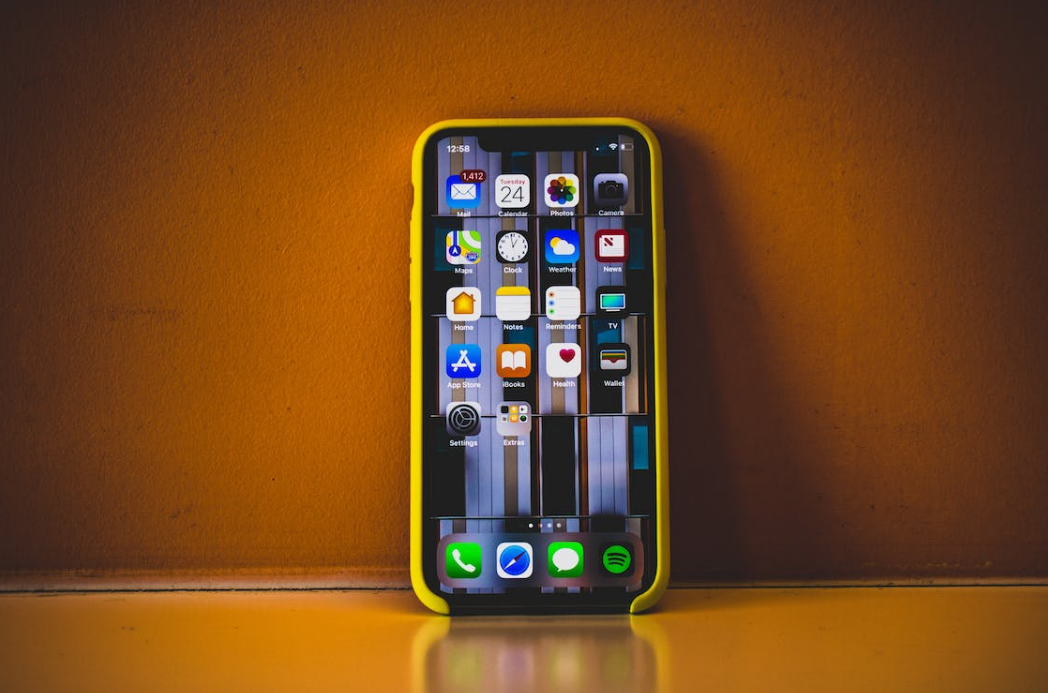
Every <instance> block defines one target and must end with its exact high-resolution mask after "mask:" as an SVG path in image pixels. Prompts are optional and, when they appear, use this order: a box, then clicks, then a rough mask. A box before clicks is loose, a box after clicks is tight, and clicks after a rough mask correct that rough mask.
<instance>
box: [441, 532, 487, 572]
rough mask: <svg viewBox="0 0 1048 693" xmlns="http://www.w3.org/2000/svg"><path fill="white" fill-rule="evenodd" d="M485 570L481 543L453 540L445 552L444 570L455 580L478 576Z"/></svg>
mask: <svg viewBox="0 0 1048 693" xmlns="http://www.w3.org/2000/svg"><path fill="white" fill-rule="evenodd" d="M482 570H483V564H482V563H481V551H480V544H475V543H473V542H471V541H459V542H451V543H449V544H448V546H447V549H445V552H444V572H446V573H447V574H448V577H449V578H452V579H455V580H462V579H470V578H478V577H480V574H481V572H482Z"/></svg>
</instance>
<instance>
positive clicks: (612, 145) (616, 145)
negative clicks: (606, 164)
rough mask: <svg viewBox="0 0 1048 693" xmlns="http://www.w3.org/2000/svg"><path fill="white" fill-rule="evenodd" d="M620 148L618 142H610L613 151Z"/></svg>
mask: <svg viewBox="0 0 1048 693" xmlns="http://www.w3.org/2000/svg"><path fill="white" fill-rule="evenodd" d="M618 148H619V144H618V142H612V143H610V144H609V145H608V149H610V150H611V151H615V150H616V149H618Z"/></svg>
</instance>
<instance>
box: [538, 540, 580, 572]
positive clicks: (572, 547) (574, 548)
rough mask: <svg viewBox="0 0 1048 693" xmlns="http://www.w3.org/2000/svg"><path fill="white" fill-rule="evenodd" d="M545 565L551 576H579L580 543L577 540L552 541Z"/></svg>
mask: <svg viewBox="0 0 1048 693" xmlns="http://www.w3.org/2000/svg"><path fill="white" fill-rule="evenodd" d="M546 566H547V568H548V569H549V574H550V576H551V577H565V578H567V577H581V576H582V544H580V543H579V542H577V541H554V542H552V543H551V544H550V545H549V553H548V555H547V560H546Z"/></svg>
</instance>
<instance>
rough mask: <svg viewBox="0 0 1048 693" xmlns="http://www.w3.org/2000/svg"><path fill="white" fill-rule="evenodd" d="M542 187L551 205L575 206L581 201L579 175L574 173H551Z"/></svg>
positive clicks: (548, 203)
mask: <svg viewBox="0 0 1048 693" xmlns="http://www.w3.org/2000/svg"><path fill="white" fill-rule="evenodd" d="M542 187H543V188H545V190H546V204H547V205H548V206H550V207H574V206H575V205H577V204H578V203H579V177H578V176H576V175H575V174H574V173H551V174H549V175H548V176H546V183H545V185H543V186H542Z"/></svg>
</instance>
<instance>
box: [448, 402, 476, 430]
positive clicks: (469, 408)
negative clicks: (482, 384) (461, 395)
mask: <svg viewBox="0 0 1048 693" xmlns="http://www.w3.org/2000/svg"><path fill="white" fill-rule="evenodd" d="M447 416H448V433H449V434H451V435H453V436H475V435H477V434H478V433H480V403H479V402H452V403H451V404H450V405H448V411H447Z"/></svg>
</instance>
